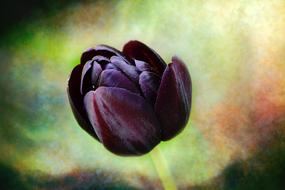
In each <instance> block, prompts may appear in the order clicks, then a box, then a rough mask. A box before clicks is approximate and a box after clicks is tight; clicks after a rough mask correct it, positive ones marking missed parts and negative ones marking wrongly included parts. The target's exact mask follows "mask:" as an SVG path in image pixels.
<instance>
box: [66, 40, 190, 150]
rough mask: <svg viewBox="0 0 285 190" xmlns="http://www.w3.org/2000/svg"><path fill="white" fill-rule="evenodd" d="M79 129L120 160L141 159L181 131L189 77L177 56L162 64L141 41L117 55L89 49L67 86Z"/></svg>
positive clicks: (186, 113)
mask: <svg viewBox="0 0 285 190" xmlns="http://www.w3.org/2000/svg"><path fill="white" fill-rule="evenodd" d="M68 96H69V101H70V104H71V108H72V111H73V113H74V116H75V118H76V120H77V121H78V123H79V124H80V126H81V127H82V128H83V129H84V130H86V131H87V132H88V133H89V134H90V135H92V136H93V137H94V138H96V139H97V140H99V141H100V142H101V143H102V144H103V145H104V146H105V147H106V148H107V149H108V150H110V151H111V152H113V153H115V154H118V155H141V154H145V153H147V152H149V151H150V150H151V149H152V148H153V147H154V146H156V145H157V144H158V143H159V142H160V141H161V140H163V141H166V140H169V139H171V138H173V137H174V136H176V135H177V134H178V133H179V132H181V131H182V129H183V128H184V127H185V125H186V123H187V121H188V118H189V114H190V107H191V78H190V75H189V72H188V70H187V67H186V66H185V64H184V63H183V62H182V61H181V60H180V59H178V58H177V57H173V58H172V63H170V64H169V65H166V64H165V62H164V61H163V60H162V59H161V57H160V56H159V55H158V54H157V53H156V52H155V51H153V50H152V49H151V48H149V47H147V46H146V45H145V44H143V43H141V42H139V41H130V42H128V43H127V44H126V45H125V46H124V48H123V51H122V52H120V51H118V50H116V49H114V48H112V47H109V46H106V45H98V46H96V47H95V48H91V49H88V50H87V51H85V52H84V53H83V54H82V56H81V63H80V64H79V65H77V66H76V67H75V68H74V69H73V71H72V73H71V76H70V79H69V81H68Z"/></svg>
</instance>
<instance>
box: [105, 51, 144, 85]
mask: <svg viewBox="0 0 285 190" xmlns="http://www.w3.org/2000/svg"><path fill="white" fill-rule="evenodd" d="M110 60H111V63H112V64H113V65H115V66H116V67H118V68H119V69H120V70H121V71H122V72H123V73H124V74H125V75H126V76H127V77H129V78H130V79H131V80H132V81H134V82H138V81H139V70H138V69H137V68H136V67H135V66H133V65H129V64H127V63H126V62H125V61H124V60H123V59H122V58H121V57H118V56H112V57H111V59H110Z"/></svg>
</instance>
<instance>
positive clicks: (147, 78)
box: [139, 71, 160, 105]
mask: <svg viewBox="0 0 285 190" xmlns="http://www.w3.org/2000/svg"><path fill="white" fill-rule="evenodd" d="M139 84H140V87H141V90H142V92H143V95H144V97H145V98H146V99H147V100H148V101H149V102H150V103H151V104H152V105H154V103H155V100H156V96H157V89H158V87H159V84H160V77H159V76H158V75H157V74H155V73H153V72H149V71H143V72H142V73H141V74H140V80H139Z"/></svg>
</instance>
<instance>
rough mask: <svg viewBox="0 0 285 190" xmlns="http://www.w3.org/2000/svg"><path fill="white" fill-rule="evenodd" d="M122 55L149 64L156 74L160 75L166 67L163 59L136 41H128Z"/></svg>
mask: <svg viewBox="0 0 285 190" xmlns="http://www.w3.org/2000/svg"><path fill="white" fill-rule="evenodd" d="M123 54H125V55H127V56H129V57H130V58H133V59H137V60H141V61H145V62H147V63H149V64H150V65H151V67H152V68H153V70H154V71H156V72H157V73H158V74H162V73H163V71H164V69H165V67H166V64H165V62H164V61H163V59H162V58H161V57H160V56H159V55H158V54H157V53H156V52H155V51H154V50H153V49H151V48H149V47H148V46H147V45H145V44H143V43H141V42H139V41H136V40H134V41H129V42H128V43H127V44H125V45H124V47H123Z"/></svg>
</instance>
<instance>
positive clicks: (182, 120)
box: [155, 57, 192, 140]
mask: <svg viewBox="0 0 285 190" xmlns="http://www.w3.org/2000/svg"><path fill="white" fill-rule="evenodd" d="M191 93H192V89H191V78H190V74H189V72H188V70H187V67H186V66H185V64H184V63H183V62H182V61H181V60H179V59H178V58H177V57H173V58H172V63H171V64H169V65H168V66H167V68H166V70H165V71H164V73H163V76H162V80H161V83H160V87H159V89H158V96H157V99H156V103H155V112H156V114H157V116H158V119H159V121H160V124H161V127H162V140H169V139H171V138H172V137H174V136H175V135H177V134H178V133H179V132H181V131H182V129H183V128H184V127H185V125H186V124H187V121H188V119H189V114H190V107H191Z"/></svg>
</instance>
